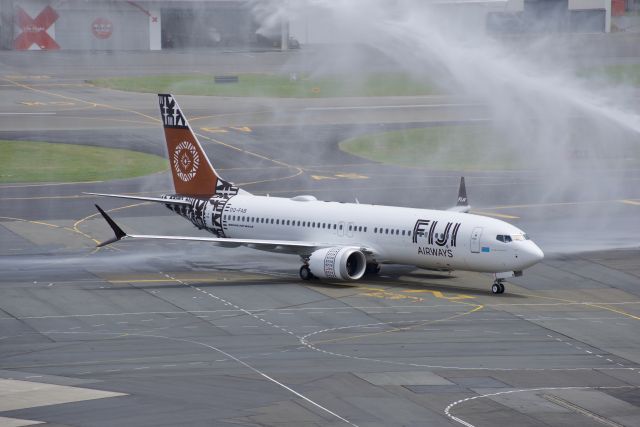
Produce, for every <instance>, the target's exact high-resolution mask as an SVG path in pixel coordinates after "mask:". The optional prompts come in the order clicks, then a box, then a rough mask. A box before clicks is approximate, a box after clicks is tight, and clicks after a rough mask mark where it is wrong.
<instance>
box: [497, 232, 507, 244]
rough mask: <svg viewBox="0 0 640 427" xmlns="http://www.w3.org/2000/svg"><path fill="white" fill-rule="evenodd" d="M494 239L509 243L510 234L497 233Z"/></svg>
mask: <svg viewBox="0 0 640 427" xmlns="http://www.w3.org/2000/svg"><path fill="white" fill-rule="evenodd" d="M496 240H498V241H499V242H504V243H510V242H511V236H509V235H506V234H498V235H497V236H496Z"/></svg>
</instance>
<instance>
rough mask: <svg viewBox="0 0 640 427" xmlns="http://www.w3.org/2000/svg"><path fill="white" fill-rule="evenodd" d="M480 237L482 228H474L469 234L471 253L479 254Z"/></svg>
mask: <svg viewBox="0 0 640 427" xmlns="http://www.w3.org/2000/svg"><path fill="white" fill-rule="evenodd" d="M481 236H482V227H476V228H474V229H473V231H472V232H471V246H470V247H471V252H473V253H474V254H477V253H479V252H480V237H481Z"/></svg>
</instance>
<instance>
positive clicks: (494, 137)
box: [340, 125, 524, 170]
mask: <svg viewBox="0 0 640 427" xmlns="http://www.w3.org/2000/svg"><path fill="white" fill-rule="evenodd" d="M499 137H500V136H499V134H498V133H497V132H495V131H493V130H491V128H489V127H487V126H481V125H477V126H433V127H428V128H416V129H405V130H399V131H393V132H385V133H380V134H375V135H365V136H359V137H356V138H351V139H348V140H345V141H342V142H341V143H340V149H341V150H343V151H346V152H347V153H350V154H354V155H356V156H359V157H364V158H366V159H369V160H372V161H376V162H382V163H391V164H396V165H400V166H410V167H422V168H425V169H436V170H438V169H439V170H449V169H455V170H500V169H517V168H521V167H523V166H524V159H523V158H522V157H524V156H522V153H518V152H517V151H516V150H515V149H509V147H508V144H502V146H503V147H505V148H503V149H500V150H496V148H495V147H496V146H498V144H496V141H500V139H499ZM491 147H493V148H491ZM489 153H490V154H489Z"/></svg>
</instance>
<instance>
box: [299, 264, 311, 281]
mask: <svg viewBox="0 0 640 427" xmlns="http://www.w3.org/2000/svg"><path fill="white" fill-rule="evenodd" d="M312 277H313V274H311V270H309V266H308V265H303V266H302V267H300V278H301V279H302V280H311V278H312Z"/></svg>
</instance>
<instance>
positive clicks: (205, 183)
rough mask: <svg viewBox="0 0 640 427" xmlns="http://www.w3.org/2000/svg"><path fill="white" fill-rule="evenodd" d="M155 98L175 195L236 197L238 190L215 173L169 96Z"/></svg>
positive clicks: (186, 122) (176, 105) (171, 97)
mask: <svg viewBox="0 0 640 427" xmlns="http://www.w3.org/2000/svg"><path fill="white" fill-rule="evenodd" d="M158 98H159V102H160V115H161V117H162V124H163V126H164V135H165V139H166V142H167V150H168V153H169V165H170V167H171V174H172V175H173V186H174V188H175V191H176V194H179V195H183V196H190V197H198V198H210V197H214V196H216V197H226V198H228V197H231V196H233V195H236V194H238V190H239V189H238V187H236V186H234V185H233V184H231V183H229V182H227V181H224V180H223V179H221V178H220V177H219V176H218V174H217V173H216V171H215V169H214V168H213V165H212V164H211V162H210V161H209V159H208V158H207V155H206V154H205V152H204V150H203V149H202V146H201V145H200V142H199V141H198V138H197V137H196V135H195V134H194V133H193V130H192V129H191V126H189V122H188V121H187V118H186V117H185V115H184V114H183V113H182V110H181V109H180V107H179V106H178V103H177V101H176V100H175V98H174V97H173V95H170V94H159V95H158Z"/></svg>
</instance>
